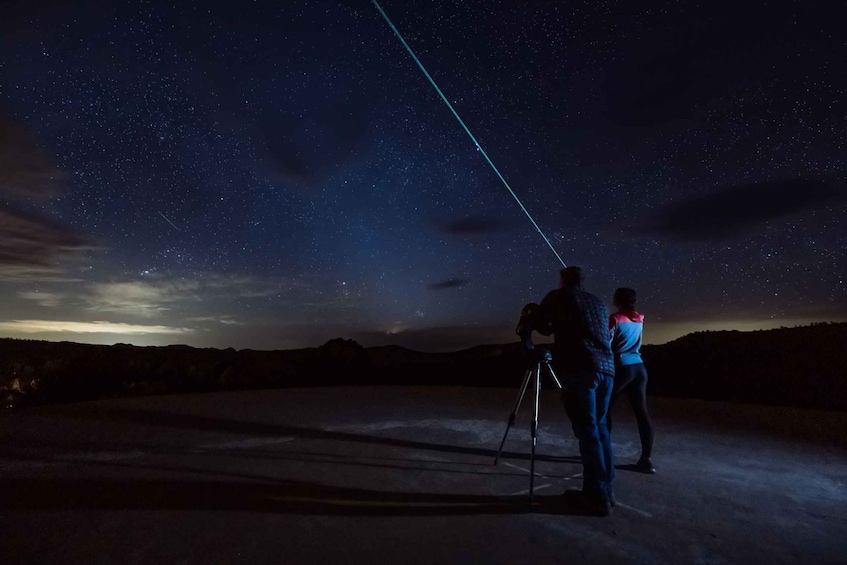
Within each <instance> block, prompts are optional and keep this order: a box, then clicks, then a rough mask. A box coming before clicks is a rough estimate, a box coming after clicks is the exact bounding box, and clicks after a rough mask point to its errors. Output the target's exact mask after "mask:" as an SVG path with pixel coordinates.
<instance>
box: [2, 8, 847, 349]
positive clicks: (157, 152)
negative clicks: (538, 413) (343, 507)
mask: <svg viewBox="0 0 847 565" xmlns="http://www.w3.org/2000/svg"><path fill="white" fill-rule="evenodd" d="M838 5H839V3H837V2H807V1H798V2H781V3H780V2H776V3H774V2H767V3H759V2H731V3H730V2H701V3H694V2H649V1H648V2H635V3H633V2H595V1H590V2H577V3H572V2H555V1H543V2H542V1H523V2H517V1H512V2H505V1H498V0H467V1H465V0H463V1H461V2H460V1H441V0H428V1H423V0H402V1H400V0H382V1H381V2H380V6H381V7H382V8H383V9H384V10H385V13H386V14H387V16H388V17H389V18H390V19H391V21H392V22H393V23H394V25H395V26H396V28H397V29H398V31H399V32H400V33H401V34H402V35H403V37H404V38H405V40H406V41H407V42H408V45H409V46H410V47H411V49H412V50H413V52H414V53H415V55H416V56H417V57H418V58H419V60H420V62H421V63H422V64H423V65H424V67H425V68H426V70H427V71H428V72H429V74H430V75H431V77H432V78H433V80H434V81H435V82H436V83H437V85H438V87H439V88H440V89H441V91H442V92H443V93H444V95H445V96H446V97H447V99H448V100H449V102H450V103H451V104H452V105H453V108H454V109H455V111H456V112H457V113H458V115H459V116H460V117H461V119H462V120H463V121H464V123H465V124H466V126H467V128H468V129H469V131H470V132H472V134H473V136H474V137H475V138H476V140H477V141H478V142H479V145H480V147H481V148H482V151H480V150H479V149H478V148H477V147H476V146H475V144H474V142H473V141H472V139H471V137H470V136H469V135H468V133H467V132H466V131H465V130H464V129H463V128H462V125H461V124H460V122H459V121H458V120H457V119H456V116H455V115H454V114H453V113H452V112H451V111H450V107H449V106H448V105H447V104H446V103H445V102H444V101H443V100H442V99H441V98H440V96H439V94H438V91H437V90H436V89H435V88H434V87H433V85H432V84H431V83H430V82H429V81H428V79H427V77H426V75H425V74H424V73H423V72H422V70H421V69H420V67H419V66H418V65H417V64H416V62H415V60H414V59H413V58H412V56H411V55H410V54H409V52H408V51H407V50H406V49H405V47H404V46H403V43H402V42H401V41H400V39H399V38H398V37H397V36H396V35H395V34H394V33H393V32H392V30H391V27H390V26H389V25H388V23H387V22H386V20H385V19H384V18H383V17H382V15H381V14H380V12H379V10H378V9H377V7H376V6H375V4H374V3H373V2H372V1H371V0H350V1H322V0H310V1H300V0H296V1H295V0H284V1H283V2H261V1H260V2H216V1H214V0H211V1H203V2H162V1H159V0H153V1H148V2H126V3H124V2H76V3H73V5H71V3H67V4H66V3H62V2H44V1H41V0H30V1H26V2H17V1H14V0H13V1H12V3H11V5H9V4H8V3H4V4H3V6H2V7H0V301H2V302H0V303H2V310H0V336H5V337H19V338H29V339H47V340H51V341H75V342H84V343H107V344H112V343H132V344H137V345H167V344H187V345H192V346H197V347H216V348H226V347H234V348H236V349H248V348H249V349H292V348H301V347H313V346H318V345H321V344H323V343H325V342H326V341H328V340H330V339H333V338H338V337H341V338H345V339H354V340H356V341H357V342H358V343H360V344H361V345H363V346H366V347H371V346H376V345H384V344H396V345H402V346H405V347H409V348H411V349H416V350H419V351H449V350H458V349H464V348H467V347H471V346H474V345H480V344H492V343H509V342H513V341H517V337H516V336H515V334H514V329H515V325H516V323H517V319H518V316H519V314H520V310H521V308H522V307H523V306H524V304H526V303H527V302H538V301H540V300H541V298H542V297H543V296H544V294H545V293H546V292H547V291H549V290H550V289H552V288H555V287H556V285H557V282H558V271H559V269H561V268H562V266H563V264H566V265H579V266H581V267H583V269H584V270H585V273H586V281H585V287H586V288H587V289H588V290H589V291H592V292H594V293H595V294H597V295H598V296H600V297H602V298H604V299H605V300H606V302H607V304H608V305H609V306H610V308H611V295H612V293H613V291H614V289H615V288H616V287H618V286H628V287H632V288H635V289H636V290H637V291H638V294H639V302H638V309H639V310H640V311H641V312H643V313H644V314H645V317H646V319H645V330H644V338H645V342H647V343H663V342H666V341H668V340H670V339H675V338H676V337H679V336H681V335H684V334H686V333H690V332H693V331H698V330H716V329H739V330H751V329H760V328H772V327H780V326H788V327H791V326H795V325H806V324H809V323H812V322H835V321H844V320H847V269H846V268H845V267H847V252H845V249H847V225H845V212H847V198H845V194H847V191H846V190H845V186H847V167H845V155H847V143H845V131H847V105H845V100H847V92H846V91H847V63H845V61H847V40H845V37H847V36H845V33H844V30H843V18H842V16H843V14H839V13H838V12H837V9H838V8H837V6H838ZM485 155H487V156H488V158H490V160H491V163H493V164H494V165H495V166H496V167H492V166H491V164H490V163H489V162H488V161H487V160H486V159H485V157H484V156H485ZM495 168H496V170H497V171H499V173H500V174H502V176H503V179H504V180H505V181H506V182H503V180H501V179H500V178H499V177H498V175H497V173H496V172H495ZM506 184H508V186H509V187H510V188H511V189H512V191H513V192H514V195H513V194H512V193H510V191H509V189H508V188H507V186H506ZM524 208H525V210H526V212H525V211H524ZM530 217H531V218H532V220H533V221H534V222H536V223H537V226H538V228H539V229H540V232H539V230H536V228H535V226H534V225H533V222H532V221H531V220H530ZM545 238H546V240H545ZM547 241H549V245H548V243H547ZM551 246H552V248H551ZM554 249H555V253H554V251H553V250H554ZM557 254H558V256H559V257H560V258H561V261H560V260H559V258H557Z"/></svg>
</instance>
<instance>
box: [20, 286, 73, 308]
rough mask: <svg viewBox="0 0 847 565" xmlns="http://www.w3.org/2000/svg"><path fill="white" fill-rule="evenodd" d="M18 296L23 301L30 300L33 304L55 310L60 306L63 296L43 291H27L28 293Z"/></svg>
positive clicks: (21, 293)
mask: <svg viewBox="0 0 847 565" xmlns="http://www.w3.org/2000/svg"><path fill="white" fill-rule="evenodd" d="M18 296H19V297H21V298H23V299H24V300H32V301H33V302H37V303H38V304H39V305H40V306H44V307H47V308H55V307H56V306H59V304H61V302H62V299H63V298H64V295H62V294H58V293H55V292H43V291H38V290H35V291H28V292H19V293H18Z"/></svg>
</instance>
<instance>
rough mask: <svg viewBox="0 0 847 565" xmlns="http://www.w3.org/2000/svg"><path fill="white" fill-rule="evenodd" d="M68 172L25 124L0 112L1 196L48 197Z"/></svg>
mask: <svg viewBox="0 0 847 565" xmlns="http://www.w3.org/2000/svg"><path fill="white" fill-rule="evenodd" d="M64 178H65V175H64V173H63V172H62V171H61V170H60V169H59V167H58V166H57V165H56V164H55V163H54V162H53V160H52V159H51V158H50V157H48V156H47V154H46V152H45V151H44V150H43V149H42V148H41V146H40V144H39V142H38V140H37V139H36V137H35V136H34V135H32V133H31V132H30V131H29V130H28V129H27V128H25V127H24V126H23V125H22V124H20V123H18V122H16V121H14V120H11V119H10V118H8V117H6V116H3V115H2V114H0V195H2V196H5V197H10V196H11V197H20V196H25V197H27V198H33V197H36V198H45V197H48V196H50V195H52V194H54V193H55V192H56V190H57V189H58V187H59V185H60V183H61V182H62V181H63V180H64Z"/></svg>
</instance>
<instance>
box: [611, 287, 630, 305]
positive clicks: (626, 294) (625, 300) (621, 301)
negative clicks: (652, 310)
mask: <svg viewBox="0 0 847 565" xmlns="http://www.w3.org/2000/svg"><path fill="white" fill-rule="evenodd" d="M614 302H615V306H617V307H618V308H623V309H625V310H634V309H635V289H632V288H619V289H617V290H615V296H614Z"/></svg>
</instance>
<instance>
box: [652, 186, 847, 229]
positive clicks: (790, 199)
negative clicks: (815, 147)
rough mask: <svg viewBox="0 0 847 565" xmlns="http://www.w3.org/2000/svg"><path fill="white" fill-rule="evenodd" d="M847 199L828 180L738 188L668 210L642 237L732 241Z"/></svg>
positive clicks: (837, 187)
mask: <svg viewBox="0 0 847 565" xmlns="http://www.w3.org/2000/svg"><path fill="white" fill-rule="evenodd" d="M844 194H845V191H844V190H843V187H842V186H840V185H839V183H836V182H835V181H832V180H827V179H815V178H794V179H787V180H779V181H772V182H762V183H754V184H746V185H737V186H734V187H732V188H729V189H726V190H723V191H721V192H718V193H714V194H709V195H706V196H703V197H700V198H695V199H693V200H687V201H685V202H680V203H677V204H674V205H672V206H670V207H668V208H665V209H664V210H661V211H660V212H659V213H658V214H657V216H656V217H655V218H654V219H653V221H652V223H651V225H650V226H647V227H646V228H644V229H643V230H639V231H644V232H647V233H648V234H650V235H658V236H668V237H672V238H678V239H688V240H697V239H710V238H719V237H727V236H732V235H737V234H740V233H743V232H745V231H747V230H749V229H750V228H752V227H753V226H756V225H758V224H761V223H763V222H765V221H768V220H773V219H777V218H784V217H790V216H796V215H799V214H801V213H802V212H804V211H806V210H808V209H811V208H814V207H816V206H820V205H822V204H824V203H826V202H831V201H834V200H836V199H839V198H841V199H843V197H844Z"/></svg>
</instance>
